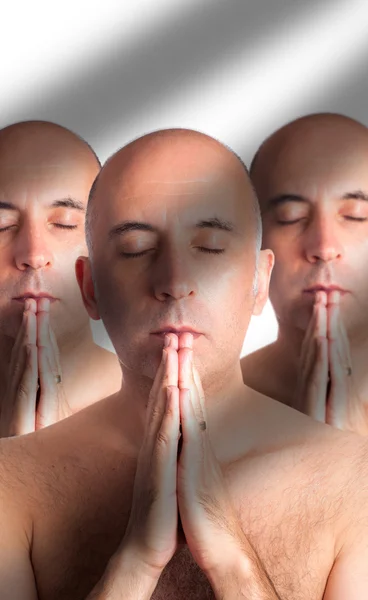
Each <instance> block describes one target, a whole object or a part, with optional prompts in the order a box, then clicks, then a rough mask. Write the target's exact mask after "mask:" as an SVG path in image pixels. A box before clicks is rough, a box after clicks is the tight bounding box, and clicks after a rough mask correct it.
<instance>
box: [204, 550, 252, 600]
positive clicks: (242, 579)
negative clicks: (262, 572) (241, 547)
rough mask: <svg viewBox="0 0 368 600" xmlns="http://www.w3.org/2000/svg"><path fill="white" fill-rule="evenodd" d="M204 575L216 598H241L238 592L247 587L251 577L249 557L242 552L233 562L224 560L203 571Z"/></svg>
mask: <svg viewBox="0 0 368 600" xmlns="http://www.w3.org/2000/svg"><path fill="white" fill-rule="evenodd" d="M205 574H206V576H207V578H208V580H209V582H210V584H211V587H212V589H213V591H214V592H215V595H216V598H221V599H222V598H226V600H235V598H238V597H239V598H241V597H242V596H240V595H239V593H238V592H239V591H240V590H243V589H247V587H248V582H249V581H250V580H251V576H252V575H251V574H252V565H251V561H250V559H249V557H248V556H245V555H244V553H243V552H239V555H238V556H236V557H234V559H233V560H231V561H229V560H226V561H224V562H222V563H221V564H218V565H217V566H216V567H213V568H212V569H210V570H207V571H205ZM245 586H247V587H245ZM237 593H238V595H237Z"/></svg>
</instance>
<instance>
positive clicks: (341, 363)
mask: <svg viewBox="0 0 368 600" xmlns="http://www.w3.org/2000/svg"><path fill="white" fill-rule="evenodd" d="M327 337H328V358H329V367H330V377H331V384H330V390H329V394H328V396H327V403H326V423H329V424H330V425H333V426H335V427H337V428H339V429H345V430H348V431H354V432H355V433H359V434H361V435H368V414H367V412H366V409H365V407H364V403H363V402H362V399H361V398H360V397H359V394H358V392H357V389H356V386H355V384H354V376H353V372H352V366H351V365H352V361H351V355H350V344H349V340H348V336H347V333H346V329H345V326H344V324H343V321H342V318H341V311H340V293H339V292H338V291H337V292H333V293H332V294H331V295H330V299H329V303H328V311H327Z"/></svg>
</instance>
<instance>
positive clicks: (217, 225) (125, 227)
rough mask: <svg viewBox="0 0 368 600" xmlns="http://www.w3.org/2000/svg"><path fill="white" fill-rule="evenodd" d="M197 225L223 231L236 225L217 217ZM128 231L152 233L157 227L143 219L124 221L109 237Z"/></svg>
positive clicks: (200, 227)
mask: <svg viewBox="0 0 368 600" xmlns="http://www.w3.org/2000/svg"><path fill="white" fill-rule="evenodd" d="M195 227H196V228H197V229H220V230H221V231H234V225H233V224H232V223H230V222H229V221H223V220H222V219H219V218H217V217H214V218H211V219H205V220H202V221H198V223H196V225H195ZM128 231H149V232H151V233H156V232H157V228H155V227H153V226H152V225H150V224H149V223H144V222H141V221H124V222H123V223H119V225H116V226H115V227H113V228H112V229H111V230H110V232H109V238H111V239H112V238H114V237H116V236H120V235H123V234H124V233H126V232H128Z"/></svg>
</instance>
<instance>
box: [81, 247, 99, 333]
mask: <svg viewBox="0 0 368 600" xmlns="http://www.w3.org/2000/svg"><path fill="white" fill-rule="evenodd" d="M75 275H76V278H77V281H78V285H79V289H80V292H81V294H82V299H83V303H84V306H85V308H86V311H87V312H88V314H89V316H90V317H91V319H93V320H94V321H99V320H100V318H101V317H100V314H99V312H98V308H97V302H96V296H95V287H94V284H93V279H92V270H91V263H90V260H89V258H87V257H86V256H79V258H77V261H76V263H75Z"/></svg>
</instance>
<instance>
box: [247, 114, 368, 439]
mask: <svg viewBox="0 0 368 600" xmlns="http://www.w3.org/2000/svg"><path fill="white" fill-rule="evenodd" d="M367 164H368V130H367V128H366V127H364V126H363V125H361V124H360V123H358V122H356V121H354V120H352V119H349V118H347V117H343V116H341V115H335V114H318V115H310V116H307V117H303V118H301V119H298V120H297V121H294V122H292V123H289V124H288V125H286V126H285V127H282V128H281V129H280V130H278V131H277V132H276V133H274V134H273V135H272V136H271V137H270V138H268V139H267V140H266V141H265V142H264V143H263V144H262V146H261V148H260V149H259V151H258V153H257V154H256V157H255V159H254V161H253V164H252V167H251V178H252V181H253V184H254V186H255V189H256V192H257V195H258V198H259V200H260V204H261V211H262V220H263V244H264V246H265V247H267V248H271V249H272V250H273V252H274V254H275V268H274V271H273V275H272V278H271V287H270V298H271V302H272V305H273V307H274V309H275V312H276V317H277V321H278V325H279V332H278V337H277V340H276V342H274V343H273V344H270V345H268V346H266V347H265V348H262V349H260V350H258V351H257V352H255V353H253V354H251V355H249V356H246V357H245V358H243V360H242V369H243V375H244V381H245V382H246V383H247V384H248V385H249V386H251V387H252V388H254V389H256V390H258V391H260V392H261V393H263V394H266V395H269V396H272V397H273V398H276V399H277V400H279V401H281V402H283V403H285V404H287V405H289V406H293V407H295V408H298V409H299V410H302V411H303V412H305V413H306V414H309V415H310V416H312V417H314V418H316V419H318V420H320V421H324V422H327V423H329V424H331V425H335V426H336V427H339V428H342V429H349V430H353V431H356V432H357V433H360V434H363V435H367V433H368V412H367V408H368V375H367V367H366V362H367V361H366V357H367V353H368V318H367V315H368V283H367V282H368V279H367V277H366V265H367V261H368V170H367Z"/></svg>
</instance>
